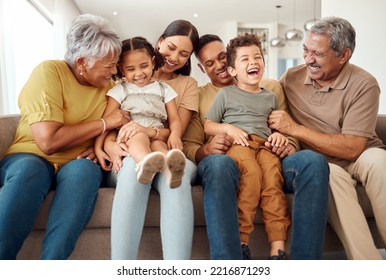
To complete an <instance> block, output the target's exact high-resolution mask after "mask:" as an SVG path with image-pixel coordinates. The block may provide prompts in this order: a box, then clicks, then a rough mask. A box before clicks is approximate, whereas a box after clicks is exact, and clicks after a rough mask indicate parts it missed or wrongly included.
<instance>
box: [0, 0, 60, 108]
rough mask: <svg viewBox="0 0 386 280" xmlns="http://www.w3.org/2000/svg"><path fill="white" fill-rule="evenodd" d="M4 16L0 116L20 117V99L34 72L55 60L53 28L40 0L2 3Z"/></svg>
mask: <svg viewBox="0 0 386 280" xmlns="http://www.w3.org/2000/svg"><path fill="white" fill-rule="evenodd" d="M0 12H1V14H2V16H1V19H0V20H2V22H1V24H0V31H1V34H2V36H3V37H2V38H1V40H0V43H1V44H2V46H1V48H0V50H1V53H0V56H1V65H0V66H1V71H0V73H1V92H0V100H1V105H2V106H1V107H0V113H1V114H9V113H19V108H18V106H17V98H18V96H19V93H20V90H21V89H22V87H23V86H24V84H25V82H26V81H27V80H28V78H29V76H30V74H31V71H32V70H33V69H34V68H35V66H36V65H37V64H38V63H40V62H41V61H43V60H46V59H52V57H53V38H54V37H53V24H52V20H51V18H50V15H49V14H48V13H47V11H46V10H44V8H43V7H42V6H41V5H39V2H38V1H36V0H24V1H20V0H17V1H11V0H7V1H2V4H0Z"/></svg>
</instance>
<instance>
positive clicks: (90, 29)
mask: <svg viewBox="0 0 386 280" xmlns="http://www.w3.org/2000/svg"><path fill="white" fill-rule="evenodd" d="M121 46H122V43H121V40H120V39H119V36H118V34H117V33H116V32H115V30H114V29H113V28H112V27H111V25H110V23H109V22H108V21H107V20H105V19H104V18H101V17H99V16H95V15H91V14H83V15H80V16H78V17H77V18H75V19H74V21H73V22H72V25H71V27H70V29H69V31H68V33H67V43H66V53H65V55H64V59H65V60H66V62H67V63H68V64H69V65H71V66H72V67H74V66H75V64H76V60H77V58H79V57H83V58H85V59H86V61H87V63H88V66H92V65H93V64H94V63H95V61H96V60H99V59H102V58H104V57H105V56H107V55H108V54H110V53H111V54H114V55H115V54H116V55H119V54H120V53H121Z"/></svg>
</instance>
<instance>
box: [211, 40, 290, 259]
mask: <svg viewBox="0 0 386 280" xmlns="http://www.w3.org/2000/svg"><path fill="white" fill-rule="evenodd" d="M227 61H228V72H229V74H230V75H231V76H233V77H234V79H235V81H236V83H235V85H233V86H229V87H224V88H222V89H221V90H220V92H219V93H218V94H217V96H216V99H215V101H214V103H213V105H212V107H211V109H210V110H209V112H208V114H207V116H206V121H205V127H204V128H205V133H207V134H208V135H216V134H227V135H229V136H231V137H232V138H233V145H232V147H231V148H230V149H229V150H228V151H227V155H228V156H230V157H231V158H233V159H234V160H235V161H236V163H237V165H238V167H239V170H240V184H239V190H238V209H239V226H240V239H241V243H242V248H243V251H244V252H243V253H244V256H246V259H248V258H250V252H249V248H248V243H249V237H250V234H251V232H252V231H253V220H254V217H255V213H256V208H257V206H258V205H260V207H261V208H262V210H263V218H264V222H265V228H266V232H267V235H268V239H269V242H270V244H271V252H270V257H269V259H286V258H287V255H286V253H285V242H286V240H287V234H288V228H289V225H290V220H289V216H288V213H287V202H286V200H285V197H284V193H283V191H282V186H283V177H282V175H281V165H280V159H279V158H278V157H277V156H276V155H275V154H273V153H271V151H270V150H268V149H266V148H265V145H264V143H265V142H266V141H269V142H270V143H271V145H276V146H278V147H282V146H283V145H284V146H286V145H287V144H288V140H287V138H286V137H285V136H283V135H281V134H280V133H278V132H274V133H271V130H270V128H269V127H268V123H267V120H268V115H269V114H270V112H271V111H272V110H275V109H276V108H277V98H276V95H275V94H273V93H272V92H270V91H267V90H265V89H263V88H260V86H259V83H260V81H261V79H262V76H263V73H264V67H265V64H264V57H263V53H262V48H261V42H260V40H259V38H258V37H256V36H255V35H252V34H246V35H241V36H238V37H236V38H234V39H232V40H231V41H230V42H229V44H228V46H227Z"/></svg>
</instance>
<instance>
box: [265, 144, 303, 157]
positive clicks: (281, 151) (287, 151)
mask: <svg viewBox="0 0 386 280" xmlns="http://www.w3.org/2000/svg"><path fill="white" fill-rule="evenodd" d="M265 146H266V147H267V148H268V149H270V150H271V152H272V153H274V154H276V155H277V156H278V157H279V158H281V159H283V158H285V157H286V156H289V155H292V154H293V153H295V152H296V148H295V147H294V146H292V145H291V144H288V145H287V146H281V147H278V146H272V145H271V143H269V142H268V141H267V142H265Z"/></svg>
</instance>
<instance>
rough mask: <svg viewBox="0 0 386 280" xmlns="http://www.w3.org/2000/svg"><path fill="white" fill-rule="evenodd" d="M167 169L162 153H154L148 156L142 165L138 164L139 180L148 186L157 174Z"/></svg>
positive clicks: (136, 169) (142, 161)
mask: <svg viewBox="0 0 386 280" xmlns="http://www.w3.org/2000/svg"><path fill="white" fill-rule="evenodd" d="M164 167H165V155H164V154H163V153H161V152H152V153H150V154H148V155H146V156H145V157H144V158H143V160H141V162H140V163H138V164H137V167H136V168H135V171H137V180H138V182H140V183H141V184H145V185H148V184H150V183H151V182H152V181H153V178H154V176H155V174H157V173H158V172H160V171H161V170H163V169H164Z"/></svg>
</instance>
